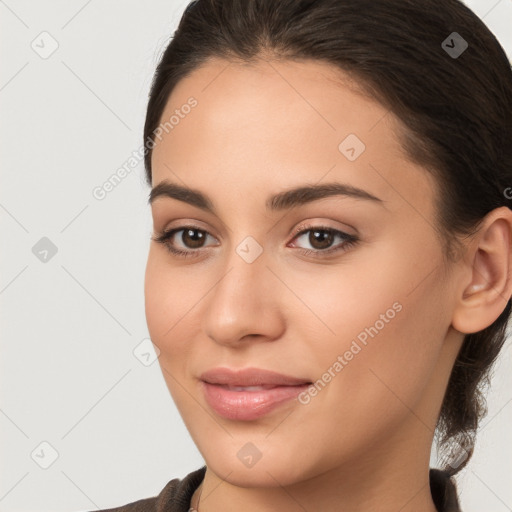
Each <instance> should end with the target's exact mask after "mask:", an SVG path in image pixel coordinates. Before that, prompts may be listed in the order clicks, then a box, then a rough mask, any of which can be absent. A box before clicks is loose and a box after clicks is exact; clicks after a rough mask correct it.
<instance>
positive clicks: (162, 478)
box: [0, 0, 512, 512]
mask: <svg viewBox="0 0 512 512" xmlns="http://www.w3.org/2000/svg"><path fill="white" fill-rule="evenodd" d="M187 3H188V2H184V1H177V0H153V1H152V2H142V1H139V2H135V1H121V0H109V1H99V0H89V1H85V0H72V1H70V0H67V1H64V0H53V1H51V2H50V1H47V2H44V1H38V2H34V1H32V2H29V1H28V0H5V1H1V0H0V23H1V26H0V44H1V46H0V48H1V63H2V64H1V71H0V73H1V75H0V109H1V117H0V120H1V124H0V127H1V141H2V143H1V162H2V165H1V172H2V185H1V188H0V219H1V229H2V240H3V244H2V250H1V251H0V254H1V258H2V259H1V269H2V270H1V275H0V301H1V306H0V307H1V317H0V318H1V322H2V323H1V344H2V345H1V379H2V380H1V403H0V413H1V414H0V429H1V440H2V453H1V461H2V473H1V475H2V478H1V479H0V511H1V512H4V511H9V512H22V511H23V512H24V511H52V512H59V511H68V512H71V511H84V510H96V509H98V508H107V507H114V506H119V505H122V504H125V503H129V502H131V501H135V500H138V499H142V498H146V497H150V496H154V495H156V494H158V493H159V492H160V490H161V489H162V488H163V486H164V485H165V484H166V483H167V482H168V481H169V480H170V479H172V478H175V477H183V476H185V475H186V474H187V473H189V472H190V471H193V470H194V469H197V468H199V467H200V466H201V465H202V464H203V459H202V457H201V455H200V454H199V452H198V450H197V449H196V447H195V445H194V444H193V442H192V441H191V439H190V437H189V435H188V432H187V430H186V429H185V427H184V424H183V422H182V420H181V418H180V416H179V414H178V412H177V410H176V408H175V406H174V403H173V402H172V399H171V398H170V395H169V392H168V390H167V388H166V385H165V382H164V380H163V377H162V375H161V372H160V369H159V366H158V363H157V362H154V364H151V365H149V366H146V365H145V364H143V363H142V362H141V361H140V359H139V358H142V360H143V361H145V359H144V357H141V356H140V354H141V353H143V352H144V349H145V345H144V343H147V341H146V342H144V341H143V340H144V339H147V338H148V336H149V335H148V331H147V326H146V320H145V315H144V290H143V283H144V270H145V262H146V256H147V251H148V246H149V237H150V234H151V226H152V223H151V215H150V210H149V207H148V206H147V204H146V201H147V195H148V192H149V189H148V187H147V186H146V185H145V183H144V178H143V176H144V172H143V165H142V162H140V163H139V164H138V165H137V166H136V167H135V168H133V171H132V172H131V173H130V174H128V176H126V178H125V179H124V180H123V181H122V182H121V183H120V184H119V185H118V186H117V187H116V188H115V189H114V190H113V191H111V192H110V193H109V194H108V195H107V196H106V197H105V199H103V200H101V201H100V200H97V199H95V198H94V197H93V194H92V191H93V189H94V188H95V187H97V186H101V185H102V184H103V183H104V182H105V181H106V180H107V179H108V178H109V177H110V176H111V175H112V174H113V173H114V172H115V171H116V170H117V169H118V168H119V167H121V166H122V165H123V164H124V163H125V162H127V160H128V159H129V158H130V156H132V151H134V150H137V149H138V148H140V146H141V143H142V128H143V123H144V113H145V107H146V100H147V94H148V90H149V85H150V81H151V77H152V73H153V71H154V68H155V65H156V63H157V61H158V57H159V55H160V54H161V52H162V51H163V48H164V46H165V45H166V44H167V42H168V40H169V38H170V37H171V35H172V34H173V32H174V30H175V29H176V27H177V23H178V21H179V19H180V17H181V14H182V12H183V10H184V8H185V6H186V5H187ZM468 5H469V6H470V7H471V8H472V9H473V10H474V11H475V12H476V13H477V14H478V15H479V16H480V17H481V18H482V19H484V21H485V23H486V24H487V25H488V26H489V27H490V28H491V30H492V31H493V32H494V33H495V34H496V36H497V37H498V38H499V39H500V41H501V43H502V44H503V46H504V47H505V49H506V51H507V52H508V55H509V56H511V55H512V32H511V31H510V27H511V26H512V0H500V1H496V0H473V1H468ZM44 31H46V32H48V33H49V34H50V36H48V35H42V36H41V35H40V34H41V32H44ZM447 35H448V34H447ZM54 41H56V42H57V43H58V48H57V49H56V51H55V52H54V53H53V54H52V55H50V56H49V57H47V58H42V57H41V56H40V55H41V54H42V53H43V52H49V51H50V50H51V45H52V44H57V43H55V42H54ZM440 43H441V42H440ZM32 45H33V46H34V47H35V48H36V49H37V52H39V53H37V52H36V50H35V49H33V48H32ZM44 56H46V55H44ZM511 186H512V183H511ZM43 237H47V238H48V239H49V240H51V242H52V243H53V244H54V245H55V246H56V248H57V251H58V252H57V253H56V254H55V255H54V256H53V257H50V256H51V253H49V254H48V256H47V259H48V261H46V262H42V261H41V260H40V259H38V257H36V255H35V254H34V253H33V251H32V248H33V247H34V246H35V245H36V243H38V242H39V241H40V239H41V238H43ZM43 256H44V253H42V254H41V257H43ZM141 342H142V343H143V344H142V345H141V347H140V348H139V349H136V347H137V346H139V344H140V343H141ZM134 350H135V353H136V354H139V358H137V357H136V355H135V354H134V352H133V351H134ZM510 355H511V345H510V343H508V345H507V348H506V350H505V351H504V352H503V355H502V357H501V360H500V363H499V365H498V367H497V372H496V375H495V378H494V380H493V386H494V387H493V389H492V391H491V393H490V395H489V409H490V410H489V415H488V416H487V418H486V419H485V420H484V422H483V427H482V429H481V431H480V434H479V438H478V445H477V452H476V454H475V456H474V458H473V460H472V462H471V463H470V466H469V468H468V469H467V470H465V471H463V473H461V475H460V476H459V477H458V482H459V489H460V492H461V501H462V505H463V507H462V508H463V510H464V512H477V511H478V512H482V511H484V510H485V512H505V511H507V510H512V486H511V485H510V477H511V476H512V471H511V469H512V462H511V461H512V443H511V440H512V434H511V433H510V429H509V426H510V425H511V424H512V405H511V403H510V402H511V400H512V386H511V385H510V384H511V382H510V381H511V379H510V375H511V374H512V363H511V357H510ZM43 442H46V443H49V444H50V445H51V447H53V448H50V447H48V446H47V445H44V444H43V445H41V443H43ZM52 450H56V452H57V453H58V457H57V458H56V460H55V461H54V462H53V463H52V464H51V465H50V466H49V467H48V468H47V469H43V468H42V467H41V465H48V464H50V463H51V462H52V453H53V451H52ZM433 463H434V464H435V461H434V462H433Z"/></svg>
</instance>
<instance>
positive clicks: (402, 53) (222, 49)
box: [144, 0, 512, 476]
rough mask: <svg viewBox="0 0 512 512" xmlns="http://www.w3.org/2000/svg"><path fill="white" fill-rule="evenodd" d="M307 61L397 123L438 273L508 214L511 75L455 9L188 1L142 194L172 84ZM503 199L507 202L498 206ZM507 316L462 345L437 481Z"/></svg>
mask: <svg viewBox="0 0 512 512" xmlns="http://www.w3.org/2000/svg"><path fill="white" fill-rule="evenodd" d="M213 57H218V58H223V59H226V60H228V61H231V62H242V63H244V62H250V61H256V60H257V59H272V58H278V59H282V60H287V59H288V60H295V61H300V60H304V59H316V60H318V61H323V62H325V63H327V64H331V65H332V66H335V67H337V68H339V69H340V70H342V71H344V72H345V73H348V74H349V75H350V76H351V77H352V78H354V79H355V80H356V81H357V83H358V84H359V85H361V87H362V88H363V90H364V91H365V92H366V93H367V94H368V95H370V96H371V97H373V98H375V99H376V100H377V101H379V102H380V103H381V104H382V105H383V106H384V107H385V108H387V109H389V110H390V111H391V112H392V113H393V114H394V115H395V116H396V117H397V118H398V119H399V120H400V121H401V123H402V125H403V130H401V132H400V133H399V134H397V135H398V136H399V139H400V141H401V143H402V146H403V149H404V151H405V152H406V154H407V155H408V157H409V158H410V159H411V160H412V161H414V162H415V163H418V164H420V165H422V166H423V167H424V168H425V169H426V171H427V172H429V173H431V174H432V176H433V177H434V178H435V182H436V184H437V185H438V193H437V197H436V215H437V217H436V225H435V226H433V228H434V229H435V230H436V233H437V234H438V236H439V239H440V240H441V242H442V245H443V255H444V257H445V262H446V263H447V264H449V263H455V262H456V261H457V260H458V258H459V257H460V256H459V254H460V253H459V249H460V247H461V244H460V238H461V237H466V236H470V235H471V234H473V233H474V232H476V230H477V229H478V227H479V223H480V221H481V220H482V219H483V217H484V216H485V215H486V214H487V213H489V212H490V211H491V210H493V209H495V208H498V207H501V206H507V207H510V206H511V199H510V198H511V197H512V195H511V194H507V192H506V191H507V189H508V190H512V189H510V188H509V187H511V186H512V70H511V66H510V62H509V60H508V58H507V56H506V54H505V52H504V50H503V48H502V47H501V46H500V44H499V43H498V41H497V40H496V38H495V37H494V35H493V34H492V33H491V32H490V31H489V30H488V28H487V27H486V26H485V24H484V23H483V22H482V21H481V20H480V19H479V18H478V17H477V16H476V15H475V14H474V13H473V12H472V11H471V10H470V9H468V8H467V7H466V6H465V5H464V4H463V3H462V2H460V1H459V0H421V1H418V0H196V1H194V2H191V3H190V4H189V6H188V7H187V9H186V10H185V12H184V14H183V17H182V18H181V20H180V23H179V26H178V29H177V30H176V32H174V35H173V36H172V37H171V40H170V42H169V44H168V46H167V47H166V48H165V51H164V52H163V55H162V56H161V59H160V61H159V64H158V66H157V68H156V72H155V75H154V77H153V81H152V85H151V90H150V94H149V102H148V106H147V115H146V122H145V126H144V140H145V141H146V143H147V144H148V146H149V144H150V143H151V144H152V145H151V146H150V149H148V151H147V152H146V154H145V160H144V164H145V170H146V180H147V182H148V183H149V184H150V185H151V181H152V171H151V155H152V151H151V149H152V147H153V146H154V138H155V130H156V129H157V127H158V126H159V123H160V120H161V117H162V112H163V110H164V107H165V105H166V102H167V100H168V98H169V96H170V94H171V92H172V91H173V89H174V87H175V86H176V84H177V83H178V82H179V81H180V80H181V79H182V78H184V77H186V76H187V75H188V74H189V73H191V72H192V71H193V70H195V69H197V68H198V67H200V66H201V65H202V64H203V63H206V61H207V60H208V59H210V58H213ZM507 196H508V197H507ZM510 309H511V301H510V300H508V302H507V303H506V306H505V307H504V310H503V312H502V313H501V315H500V316H499V317H498V318H497V319H496V321H495V322H494V323H493V324H492V325H490V326H488V327H487V328H486V329H484V330H482V331H480V332H477V333H472V334H467V335H466V336H465V340H464V344H463V346H462V348H461V351H460V353H459V355H458V357H457V360H456V362H455V365H454V368H453V371H452V374H451V377H450V380H449V383H448V387H447V390H446V394H445V397H444V400H443V403H442V407H441V411H440V416H439V420H438V424H437V428H436V440H437V441H438V447H439V449H440V450H441V452H442V454H443V470H444V471H445V472H446V473H447V474H448V475H450V476H451V475H453V474H455V473H457V472H458V471H460V470H461V469H462V468H463V467H464V466H465V465H466V464H467V462H468V461H469V459H470V457H471V455H472V453H473V449H474V443H475V436H476V432H477V428H478V424H479V421H480V420H481V419H482V417H483V416H484V415H485V414H486V412H487V411H486V404H485V399H484V395H483V391H484V389H485V387H486V385H488V381H489V375H490V371H491V367H492V365H493V363H494V362H495V359H496V357H497V356H498V354H499V352H500V349H501V348H502V346H503V344H504V341H505V339H506V328H507V322H508V318H509V314H510Z"/></svg>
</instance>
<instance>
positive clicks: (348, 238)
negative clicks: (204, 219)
mask: <svg viewBox="0 0 512 512" xmlns="http://www.w3.org/2000/svg"><path fill="white" fill-rule="evenodd" d="M185 230H193V231H200V232H202V233H207V234H209V233H208V232H207V231H205V230H204V229H200V228H198V227H197V226H190V225H188V226H180V227H177V228H173V229H170V230H168V231H163V232H162V233H159V234H158V236H155V237H151V239H152V240H153V241H155V242H158V243H160V244H163V245H164V247H165V248H166V249H167V250H168V251H169V252H170V253H171V254H173V255H174V256H177V257H179V258H189V257H194V256H196V254H197V253H198V252H200V251H201V249H190V250H188V251H184V250H181V249H176V248H174V247H172V246H171V245H170V244H169V243H168V240H169V239H170V238H171V237H172V236H173V235H174V234H175V233H178V232H180V231H185ZM310 231H325V232H327V233H329V234H332V235H335V236H337V235H338V236H340V237H341V238H343V239H344V243H343V244H341V245H339V246H336V247H331V248H329V249H325V250H321V249H300V248H299V249H298V250H299V252H300V253H301V254H303V255H305V256H314V257H315V258H323V257H325V256H324V255H326V254H331V253H334V252H338V251H346V250H348V249H349V248H350V247H352V246H353V245H355V244H356V243H357V242H359V238H358V237H357V236H356V235H349V234H348V233H344V232H343V231H340V230H338V229H333V228H329V227H327V226H299V227H298V228H297V229H296V230H295V232H294V233H293V238H292V240H294V239H295V238H297V237H298V236H299V235H303V234H305V233H308V232H310ZM320 254H321V255H320Z"/></svg>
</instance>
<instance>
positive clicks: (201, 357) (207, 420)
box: [145, 60, 462, 486]
mask: <svg viewBox="0 0 512 512" xmlns="http://www.w3.org/2000/svg"><path fill="white" fill-rule="evenodd" d="M354 85H355V84H354V83H353V82H349V80H348V77H347V76H346V75H345V74H342V73H341V72H335V71H334V69H333V68H332V67H330V66H329V65H327V64H323V63H319V62H314V61H305V62H301V63H297V62H295V63H292V62H283V61H281V62H278V61H270V62H264V61H262V62H261V63H259V64H257V65H252V66H249V65H240V64H234V63H231V64H228V62H227V61H224V60H212V61H210V62H209V63H208V64H207V65H204V66H203V67H201V68H200V69H198V70H196V71H194V72H193V73H192V74H191V75H190V76H188V77H187V78H185V79H182V80H181V81H180V82H179V84H178V85H177V87H176V88H175V89H174V90H173V92H172V95H171V97H170V99H169V101H168V103H167V106H166V109H165V111H164V113H163V116H162V123H164V122H166V121H169V120H170V119H171V117H172V116H173V115H174V117H172V120H171V121H170V123H171V124H169V123H168V124H167V127H166V129H163V130H161V132H160V133H161V136H160V140H159V139H156V142H157V144H156V147H155V148H154V151H153V157H152V168H153V177H152V179H153V182H152V186H153V188H154V187H156V186H158V185H160V184H163V183H169V184H173V185H177V186H180V187H186V188H190V189H193V190H194V191H197V192H199V193H200V194H201V195H203V196H204V197H205V198H207V203H208V204H209V205H210V206H211V209H210V210H207V209H206V208H201V207H200V206H198V205H197V204H192V201H190V199H191V198H192V197H193V196H192V195H190V194H189V195H188V196H183V195H182V196H181V199H178V198H177V197H176V196H175V195H174V194H173V193H170V194H169V195H166V194H165V193H164V194H161V195H158V196H157V197H155V199H154V200H153V202H152V204H151V208H152V215H153V221H154V236H158V235H159V234H161V233H162V232H164V231H169V230H171V229H176V230H178V231H177V232H176V233H175V234H174V235H173V236H171V237H170V238H168V239H167V241H166V243H167V245H168V246H169V247H171V248H173V249H177V250H181V251H185V252H187V256H186V257H185V256H183V255H175V254H173V253H171V252H170V250H169V249H168V248H167V247H166V245H165V244H164V243H160V242H156V241H151V245H150V250H149V257H148V262H147V268H146V280H145V301H146V303H145V304H146V318H147V322H148V328H149V332H150V336H151V339H152V341H153V343H154V344H155V345H156V346H157V347H158V348H159V350H160V357H159V362H160V365H161V368H162V371H163V376H164V378H165V380H166V383H167V386H168V388H169V390H170V393H171V395H172V397H173V399H174V401H175V403H176V406H177V408H178V409H179V412H180V414H181V416H182V417H183V420H184V422H185V424H186V426H187V428H188V430H189V432H190V434H191V436H192V438H193V440H194V442H195V443H196V445H197V447H198V449H199V450H200V451H201V453H202V455H203V457H204V458H205V461H206V462H207V464H208V467H209V469H211V470H213V471H214V472H215V473H216V474H217V475H222V477H223V478H226V479H227V480H229V481H230V482H232V483H236V484H239V485H244V484H247V485H249V486H251V485H268V486H278V485H290V484H293V483H294V482H299V481H301V480H305V479H307V478H312V477H314V476H316V475H320V474H323V473H326V472H328V471H331V470H336V471H339V470H341V469H342V468H350V471H357V468H360V467H364V465H365V464H368V463H370V464H377V461H381V462H382V463H384V461H386V464H388V465H389V464H393V463H395V464H398V463H399V462H400V463H403V461H404V460H407V458H408V457H409V458H410V457H415V458H417V457H426V460H427V461H428V455H429V453H430V443H431V438H432V435H433V430H434V427H435V421H436V419H437V414H438V412H439V407H440V404H441V400H442V396H443V393H444V390H445V386H446V383H447V379H448V377H449V373H450V370H451V366H452V364H453V361H454V358H455V356H456V353H457V351H458V349H459V347H460V343H461V341H462V335H461V333H459V332H457V331H455V330H454V329H453V328H452V327H451V325H450V324H451V320H452V318H451V314H452V312H453V301H454V296H455V295H454V293H453V290H454V287H453V282H452V281H449V280H447V279H443V278H442V277H443V276H444V274H443V261H442V252H441V246H440V243H439V240H438V238H437V236H436V232H435V231H434V228H433V226H434V197H435V193H436V192H435V186H434V182H433V180H432V178H431V177H430V175H429V174H428V173H427V172H426V171H425V170H424V169H422V168H421V167H419V166H418V165H415V164H413V163H411V162H410V161H408V160H407V159H406V157H405V155H404V153H403V151H402V149H401V147H400V145H399V143H398V139H397V135H396V132H395V131H394V130H395V129H396V128H397V127H398V124H397V121H396V120H395V118H394V117H393V115H392V114H391V113H389V112H388V111H387V110H386V109H385V108H383V107H382V106H380V105H379V104H377V103H374V102H372V101H371V100H369V99H367V98H365V97H364V96H363V95H361V94H358V93H357V92H355V90H354ZM191 97H193V99H190V98H191ZM327 184H329V185H344V186H346V187H349V188H348V190H349V191H350V190H355V188H357V189H361V190H362V191H364V194H366V197H365V196H364V194H363V193H361V194H363V195H360V196H355V195H350V194H340V193H336V194H331V195H323V194H316V195H315V193H313V192H305V193H303V194H298V195H293V196H287V195H284V196H282V194H285V193H286V192H287V191H290V190H292V189H296V188H299V187H321V186H325V185H327ZM351 187H353V189H351ZM331 190H334V187H333V188H331ZM324 191H325V190H324ZM171 196H174V197H171ZM274 196H279V197H280V199H278V200H272V199H271V198H272V197H274ZM372 196H373V197H374V198H373V199H372V198H371V197H372ZM194 197H195V196H194ZM288 197H293V198H295V200H294V201H293V204H290V202H289V201H287V200H286V198H288ZM191 229H192V231H191ZM308 230H309V231H308ZM326 230H327V231H326ZM328 230H332V231H331V232H330V231H328ZM297 232H298V234H297ZM351 237H355V241H354V242H353V243H350V240H352V238H351ZM308 250H309V254H307V253H305V252H306V251H308ZM219 367H223V368H230V369H234V370H238V369H243V368H259V369H265V370H271V371H274V372H278V373H281V374H285V375H288V376H292V377H296V378H298V379H300V380H301V381H305V382H311V383H314V384H315V383H316V385H314V386H310V387H303V388H301V391H302V392H301V394H300V395H298V396H297V398H291V399H288V400H285V401H283V402H281V403H280V404H278V405H277V406H276V405H275V404H274V406H273V408H270V409H269V410H267V409H262V411H263V412H262V413H260V414H259V415H254V414H253V416H251V411H252V413H254V411H255V410H257V407H255V406H254V405H253V406H251V407H248V408H236V407H235V408H231V409H230V411H231V412H230V414H227V413H226V414H224V413H222V412H219V409H216V408H215V407H212V405H211V403H210V402H209V401H208V400H207V399H206V396H205V392H204V384H203V382H202V380H201V378H200V377H201V375H202V374H203V373H204V372H206V371H208V370H212V369H214V368H219ZM210 389H214V388H211V387H210ZM217 389H218V388H217ZM290 389H291V388H289V387H288V388H286V389H285V388H282V390H284V393H287V392H288V391H290ZM315 390H316V391H315ZM292 391H293V389H292ZM251 392H252V393H258V391H231V392H227V391H224V392H223V396H225V395H229V397H231V398H233V397H234V399H235V400H236V395H235V393H243V395H242V394H240V395H238V396H239V397H242V398H243V397H250V395H249V393H251ZM259 393H260V395H259V397H262V399H266V398H265V397H267V396H268V395H269V392H261V391H260V392H259ZM252 396H253V397H254V396H255V395H252ZM265 410H266V413H264V411H265ZM391 454H393V457H390V455H391ZM394 461H395V462H394Z"/></svg>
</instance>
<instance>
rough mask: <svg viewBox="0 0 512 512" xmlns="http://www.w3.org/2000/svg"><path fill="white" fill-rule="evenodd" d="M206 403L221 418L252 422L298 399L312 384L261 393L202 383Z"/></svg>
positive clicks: (279, 387) (267, 390) (277, 388)
mask: <svg viewBox="0 0 512 512" xmlns="http://www.w3.org/2000/svg"><path fill="white" fill-rule="evenodd" d="M201 384H202V388H203V392H204V395H205V398H206V401H207V402H208V404H209V405H210V407H211V408H212V409H213V410H214V411H215V412H216V413H217V414H219V415H220V416H223V417H224V418H228V419H230V420H241V421H251V420H255V419H257V418H260V417H261V416H264V415H265V414H268V413H269V412H270V411H272V410H274V409H275V408H276V407H278V406H280V405H282V404H284V403H285V402H288V401H289V400H292V399H293V398H296V397H297V395H299V394H300V393H302V392H303V391H305V390H307V389H308V387H309V386H310V384H304V385H301V386H278V387H275V388H272V389H262V390H260V391H230V390H229V389H227V388H225V387H222V386H219V385H216V384H209V383H208V382H204V381H201Z"/></svg>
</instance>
